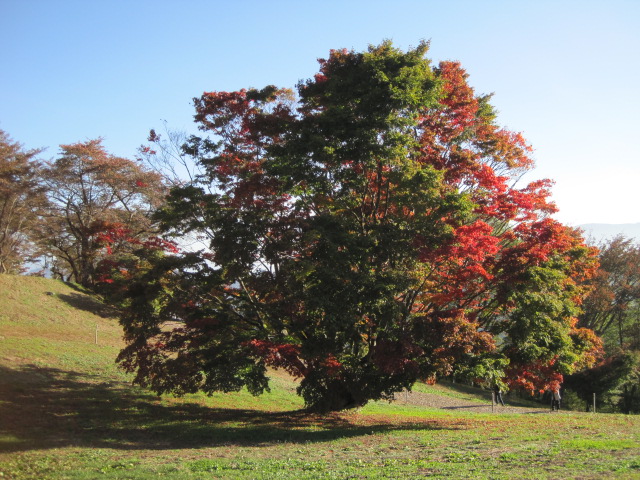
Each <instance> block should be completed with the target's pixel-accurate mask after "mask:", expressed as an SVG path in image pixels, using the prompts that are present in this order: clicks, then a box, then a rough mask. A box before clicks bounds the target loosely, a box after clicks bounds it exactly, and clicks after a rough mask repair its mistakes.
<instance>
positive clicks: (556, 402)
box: [551, 387, 562, 412]
mask: <svg viewBox="0 0 640 480" xmlns="http://www.w3.org/2000/svg"><path fill="white" fill-rule="evenodd" d="M561 398H562V397H561V396H560V387H555V388H554V389H553V392H551V411H552V412H553V411H554V410H556V411H560V400H561Z"/></svg>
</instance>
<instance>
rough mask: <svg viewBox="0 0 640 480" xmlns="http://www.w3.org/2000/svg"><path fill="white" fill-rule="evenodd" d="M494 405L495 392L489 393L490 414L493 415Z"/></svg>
mask: <svg viewBox="0 0 640 480" xmlns="http://www.w3.org/2000/svg"><path fill="white" fill-rule="evenodd" d="M495 404H496V392H491V413H493V407H494V405H495Z"/></svg>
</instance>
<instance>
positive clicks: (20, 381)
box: [0, 365, 462, 452]
mask: <svg viewBox="0 0 640 480" xmlns="http://www.w3.org/2000/svg"><path fill="white" fill-rule="evenodd" d="M346 417H347V416H345V415H326V416H318V415H312V414H309V413H307V412H304V411H290V412H265V411H255V410H242V409H221V408H210V407H206V406H202V405H199V404H195V403H187V402H176V403H175V404H173V405H171V404H167V402H161V401H159V400H158V398H157V397H156V396H154V395H151V394H149V393H146V392H144V391H141V390H140V389H135V388H132V387H130V386H128V385H125V384H122V383H111V384H109V383H100V379H99V378H92V377H91V376H90V375H85V374H80V373H77V372H72V371H65V370H59V369H54V368H39V367H37V366H35V365H27V366H24V367H22V368H20V369H15V370H14V369H11V368H7V367H2V366H0V451H5V452H19V451H27V450H32V449H43V448H60V447H68V446H75V447H86V448H116V449H123V450H138V449H158V450H160V449H183V448H200V447H215V446H223V445H224V446H239V445H242V446H267V445H271V444H274V443H285V442H293V443H308V442H325V441H331V440H335V439H339V438H349V437H358V436H361V435H369V434H375V433H379V432H385V431H391V430H412V429H413V430H435V429H443V428H447V429H456V428H462V427H460V426H459V425H455V424H448V425H443V424H441V423H437V422H430V421H429V420H421V421H420V422H414V423H408V424H407V423H404V424H393V423H387V422H379V421H378V422H375V421H373V422H369V423H368V424H361V423H360V422H358V424H355V423H353V422H352V421H351V420H350V419H348V418H346Z"/></svg>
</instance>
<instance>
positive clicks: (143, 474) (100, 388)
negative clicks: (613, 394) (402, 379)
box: [0, 275, 640, 479]
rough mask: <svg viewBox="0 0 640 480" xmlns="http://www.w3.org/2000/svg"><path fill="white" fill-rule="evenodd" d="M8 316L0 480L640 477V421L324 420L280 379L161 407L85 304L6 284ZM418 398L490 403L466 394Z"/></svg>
mask: <svg viewBox="0 0 640 480" xmlns="http://www.w3.org/2000/svg"><path fill="white" fill-rule="evenodd" d="M47 292H48V293H47ZM0 312H2V313H0V472H1V475H0V478H11V479H97V478H105V479H155V478H170V479H208V478H238V479H320V478H322V479H324V478H329V479H331V478H336V479H344V478H358V479H367V478H423V477H425V476H430V477H433V478H480V479H482V478H486V479H490V478H550V479H551V478H554V479H557V478H627V479H631V478H640V417H637V416H623V415H600V414H598V415H592V414H584V413H578V412H561V413H559V414H550V413H541V414H495V415H493V414H490V413H485V414H478V413H475V414H474V413H469V412H464V413H460V412H458V411H451V410H436V409H427V408H424V407H420V406H416V405H405V404H403V402H402V401H400V402H397V403H393V404H388V403H386V402H373V403H371V404H369V405H367V406H366V407H364V408H361V409H358V410H356V411H348V412H342V413H338V414H331V415H325V416H319V415H311V414H308V413H305V412H304V411H302V410H301V407H302V402H301V400H300V399H299V398H298V397H297V396H296V395H295V383H294V382H292V381H291V379H289V378H288V377H287V376H285V375H280V374H275V375H274V378H273V381H272V392H271V393H270V394H265V395H263V396H261V397H253V396H251V395H249V394H248V393H247V392H244V391H243V392H239V393H233V394H217V395H214V396H212V397H206V396H204V395H191V396H188V397H185V398H182V399H176V398H172V397H164V398H158V397H157V396H155V395H153V394H151V393H149V392H147V391H145V390H142V389H140V388H136V387H132V386H131V385H130V384H129V382H128V379H127V378H126V375H124V374H123V373H122V372H120V371H119V370H118V369H117V368H116V366H115V365H114V358H115V355H116V354H117V352H118V351H119V348H120V347H121V345H122V344H121V338H120V337H121V333H120V329H119V327H118V325H117V321H116V319H115V318H114V317H112V316H109V315H110V312H109V310H108V309H107V308H105V307H104V306H103V305H101V304H100V303H99V302H98V301H97V300H96V299H94V298H92V297H90V296H87V295H86V294H85V293H83V292H82V291H79V290H78V289H76V288H73V287H71V286H68V285H65V284H64V283H61V282H54V281H51V280H44V279H39V278H28V277H10V276H3V275H0ZM96 325H98V333H99V335H98V344H96V343H95V328H96ZM415 389H416V390H417V391H420V392H424V393H432V394H438V395H444V396H448V397H454V398H458V399H461V400H464V401H465V402H467V401H468V402H471V403H475V402H481V401H483V402H486V398H484V397H483V395H482V394H479V393H478V391H477V390H474V389H471V388H469V387H465V386H462V385H457V384H456V385H450V384H441V385H435V386H426V385H418V386H416V388H415ZM484 396H485V397H486V393H485V394H484Z"/></svg>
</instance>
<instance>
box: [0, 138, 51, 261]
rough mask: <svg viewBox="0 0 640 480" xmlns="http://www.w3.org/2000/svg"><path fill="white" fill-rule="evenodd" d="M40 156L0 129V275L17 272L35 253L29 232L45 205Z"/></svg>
mask: <svg viewBox="0 0 640 480" xmlns="http://www.w3.org/2000/svg"><path fill="white" fill-rule="evenodd" d="M39 153H40V151H39V150H25V149H24V148H23V147H22V145H20V144H19V143H17V142H14V141H13V140H11V138H10V137H9V135H7V134H6V133H5V132H4V131H2V130H0V273H20V272H21V271H22V270H23V268H24V263H25V262H26V261H28V260H29V258H30V257H31V255H33V254H35V251H36V249H35V245H34V243H33V241H32V238H31V235H30V232H31V230H32V229H33V228H34V226H35V225H36V224H37V223H38V220H39V218H40V217H39V215H40V212H41V209H42V207H43V205H44V204H45V203H46V198H45V194H44V189H43V188H42V186H41V184H40V176H39V168H40V163H39V162H38V161H37V160H36V156H37V155H38V154H39Z"/></svg>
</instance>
